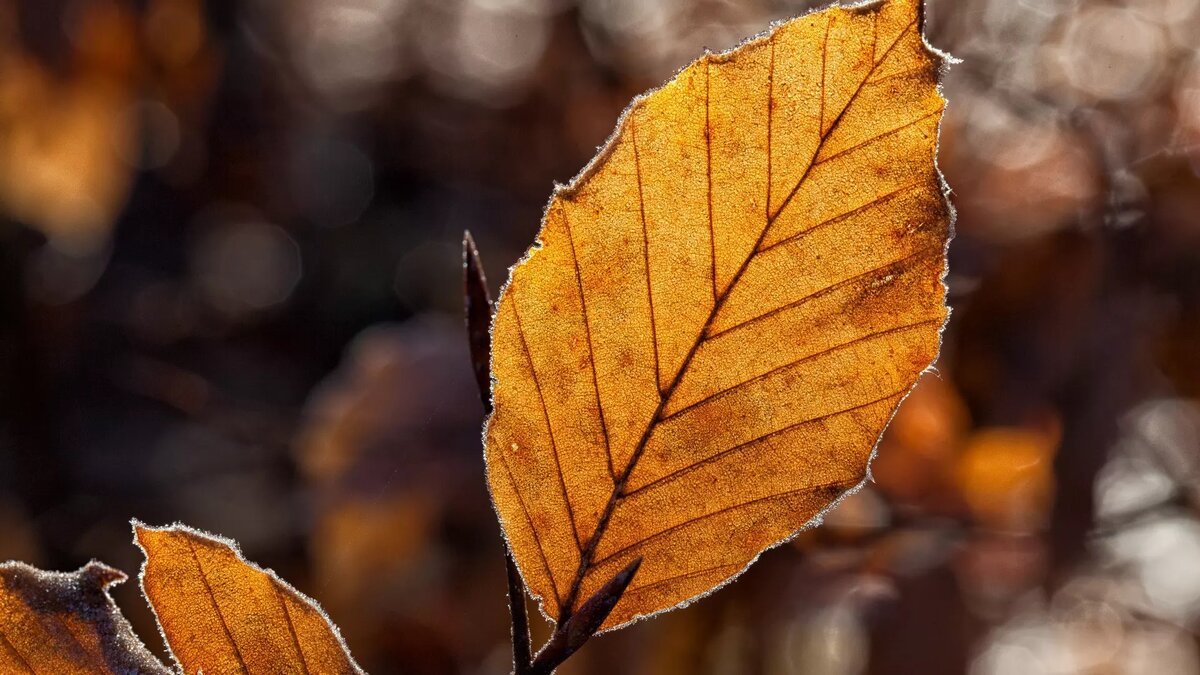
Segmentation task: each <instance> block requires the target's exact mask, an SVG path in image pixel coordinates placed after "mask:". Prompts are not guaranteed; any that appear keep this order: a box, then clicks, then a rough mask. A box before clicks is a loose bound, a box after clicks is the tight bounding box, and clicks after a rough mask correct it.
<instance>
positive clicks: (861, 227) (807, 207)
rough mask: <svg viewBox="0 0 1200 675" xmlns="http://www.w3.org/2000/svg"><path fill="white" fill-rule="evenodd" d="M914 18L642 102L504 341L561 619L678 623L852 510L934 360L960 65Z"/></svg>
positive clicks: (736, 58)
mask: <svg viewBox="0 0 1200 675" xmlns="http://www.w3.org/2000/svg"><path fill="white" fill-rule="evenodd" d="M921 16H922V8H921V6H920V4H919V2H918V1H917V0H884V1H882V2H877V3H873V4H869V5H864V6H859V7H849V8H841V7H835V8H830V9H827V10H824V11H821V12H816V13H812V14H809V15H806V16H804V17H801V18H798V19H795V20H792V21H789V22H787V23H783V24H781V25H778V26H776V27H774V28H773V29H772V30H771V31H770V32H769V33H768V34H766V35H764V36H761V37H758V38H756V39H754V40H751V41H749V42H747V43H745V44H744V45H742V46H740V47H738V48H736V49H734V50H733V51H731V52H728V53H725V54H719V55H712V54H709V55H706V56H704V57H703V58H701V59H699V60H697V61H696V62H694V63H692V64H691V65H689V66H687V67H686V68H684V69H683V70H682V71H681V72H680V73H679V74H678V75H677V76H676V77H675V78H674V79H672V80H671V81H670V82H668V83H667V84H666V85H664V86H663V87H662V88H661V89H658V90H655V91H653V92H650V93H649V94H647V95H645V96H642V97H639V98H638V99H635V100H634V102H633V103H632V104H631V105H630V107H629V108H628V109H627V110H626V112H625V113H624V115H623V116H622V117H621V120H620V121H619V123H618V126H617V129H616V131H615V132H614V134H613V136H612V137H611V138H610V139H609V141H608V142H607V144H606V145H605V146H604V147H603V148H602V149H601V151H600V153H599V154H598V155H597V157H596V158H595V159H594V160H593V161H592V162H591V163H590V164H589V165H588V167H587V168H585V169H584V170H583V172H582V173H581V174H580V175H579V176H578V177H576V178H575V179H574V180H573V181H572V182H571V183H570V184H569V185H567V186H563V187H559V188H557V189H556V191H555V193H554V195H553V197H552V198H551V201H550V203H549V205H548V206H547V209H546V213H545V216H544V219H543V222H542V229H541V232H540V233H539V235H538V244H537V245H535V246H534V247H533V248H532V249H531V250H530V252H529V254H528V255H527V257H526V258H525V259H524V260H523V261H522V262H521V263H520V264H519V265H517V266H516V267H514V268H513V270H512V272H511V276H510V279H509V282H508V284H507V286H506V288H505V290H504V291H503V293H502V296H501V299H500V303H499V309H498V311H497V315H496V318H495V321H494V324H493V348H492V349H493V351H492V359H493V365H492V374H493V378H494V382H493V389H492V393H493V399H494V404H495V412H494V413H493V415H492V416H491V417H490V418H489V422H488V427H487V435H486V438H487V448H486V457H487V469H488V482H489V486H490V489H491V493H492V497H493V500H494V503H495V506H496V509H497V512H498V514H499V516H500V520H501V523H502V525H503V528H504V531H505V534H506V537H507V539H508V541H509V544H510V546H511V548H512V551H513V554H514V556H515V558H516V560H517V562H518V564H519V566H520V569H521V572H522V576H523V578H524V580H525V582H526V584H527V586H528V587H529V589H530V590H531V591H532V592H533V593H534V594H535V595H536V596H538V598H539V599H540V602H541V605H542V609H543V611H544V612H545V613H546V614H547V616H550V617H552V618H554V619H555V620H557V621H558V622H562V621H564V620H565V619H567V618H569V617H570V616H572V614H573V613H574V612H576V611H578V610H579V608H580V606H581V605H582V604H583V603H584V602H586V601H587V599H588V598H589V597H590V596H591V595H592V594H593V593H594V592H595V591H596V590H597V589H598V588H599V587H600V586H601V585H603V584H604V583H605V582H607V581H608V580H609V579H610V578H612V576H613V574H614V573H616V572H617V571H618V570H620V569H622V568H623V567H624V566H626V565H628V564H629V563H630V561H631V560H633V559H635V558H637V557H639V556H640V557H642V558H644V561H643V563H642V565H641V569H640V571H639V572H638V575H637V577H636V578H635V579H634V581H633V583H632V584H631V585H630V586H629V588H628V589H627V590H626V591H625V593H624V595H623V597H622V598H621V600H620V602H619V603H618V604H617V606H616V607H615V608H614V610H613V611H612V613H611V614H610V615H609V617H608V618H607V620H605V622H604V624H603V626H602V627H601V628H602V629H603V630H607V629H612V628H615V627H617V626H620V625H623V624H625V623H628V622H629V621H632V620H634V619H636V618H638V617H642V616H649V615H652V614H655V613H658V612H661V611H664V610H667V609H670V608H672V607H676V606H680V605H682V604H686V603H687V602H689V601H691V600H693V599H695V598H697V597H699V596H702V595H704V594H706V593H708V592H710V591H711V590H713V589H714V588H717V587H719V586H720V585H722V584H724V583H726V582H728V581H730V580H731V579H733V578H735V577H736V576H737V575H739V574H740V573H741V572H742V571H744V570H745V569H746V568H747V567H748V566H749V565H750V564H751V563H752V562H753V561H754V560H755V558H756V557H757V556H758V555H759V554H760V553H762V552H763V551H764V550H766V549H768V548H770V547H772V546H775V545H777V544H779V543H781V542H783V541H785V540H787V539H788V538H790V537H792V536H793V535H795V534H796V533H797V532H798V531H800V530H801V529H803V528H805V527H807V526H810V525H812V524H814V523H815V522H816V521H818V520H819V518H820V516H821V514H823V513H824V512H825V511H826V510H827V509H829V508H830V507H831V505H833V504H834V503H835V502H836V501H837V500H838V499H839V498H840V497H841V496H842V495H844V494H845V493H846V492H848V491H851V490H853V489H855V488H857V487H858V486H860V485H861V484H862V483H863V482H864V480H865V479H866V476H867V470H868V464H869V462H870V458H871V456H872V454H873V452H874V448H875V446H876V444H877V442H878V439H879V437H880V434H881V433H882V431H883V429H884V427H885V426H886V425H887V423H888V421H889V420H890V419H891V416H892V414H893V413H894V411H895V409H896V408H897V406H898V405H899V404H900V402H901V401H902V400H903V398H904V397H905V396H906V395H907V393H908V392H909V391H910V390H911V389H912V387H913V386H914V384H915V383H916V381H917V379H918V377H919V376H920V374H921V373H922V372H923V371H924V370H925V369H926V368H928V367H929V366H930V365H931V364H932V363H933V361H934V359H935V358H936V356H937V353H938V349H939V346H940V337H941V330H942V327H943V325H944V323H945V321H946V317H947V313H948V310H947V307H946V304H945V286H944V283H943V277H944V274H945V269H946V258H945V251H946V245H947V242H948V240H949V237H950V225H951V211H950V207H949V205H948V203H947V201H946V192H945V187H944V183H943V181H942V178H941V175H940V173H939V172H938V170H937V167H936V164H935V155H936V151H937V137H938V124H939V122H940V119H941V113H942V109H943V107H944V104H945V102H944V100H943V98H942V96H941V94H940V92H939V89H938V76H939V73H940V69H941V66H942V63H943V57H942V56H941V55H940V54H939V53H938V52H936V51H934V50H932V49H931V48H929V47H928V46H927V45H926V43H925V41H924V38H923V36H922V32H921V27H922V21H921Z"/></svg>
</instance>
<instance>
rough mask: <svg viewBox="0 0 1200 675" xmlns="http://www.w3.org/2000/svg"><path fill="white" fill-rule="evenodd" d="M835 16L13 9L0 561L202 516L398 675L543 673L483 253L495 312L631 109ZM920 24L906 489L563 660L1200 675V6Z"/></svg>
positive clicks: (1137, 3) (374, 668)
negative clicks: (933, 354)
mask: <svg viewBox="0 0 1200 675" xmlns="http://www.w3.org/2000/svg"><path fill="white" fill-rule="evenodd" d="M815 4H816V3H812V2H804V1H799V2H789V1H786V0H742V1H737V2H735V1H733V0H655V1H651V0H290V1H288V2H284V1H282V0H244V1H241V2H234V1H233V0H207V1H205V0H17V1H15V2H14V0H0V560H3V559H8V558H18V559H23V560H26V561H29V562H32V563H34V564H37V565H40V566H43V567H47V568H51V569H73V568H75V567H78V566H79V565H81V564H82V563H84V562H86V561H87V560H88V559H90V558H93V557H96V558H100V559H103V560H105V561H107V562H109V563H110V564H113V565H115V566H117V567H120V568H122V569H124V570H125V571H127V572H135V571H136V570H137V568H138V565H139V564H140V554H139V553H138V552H137V550H136V549H135V548H134V547H133V545H132V544H131V533H130V527H129V519H130V518H131V517H137V518H140V519H142V520H145V521H147V522H149V523H153V524H161V523H168V522H172V521H176V520H181V521H184V522H186V523H189V524H191V525H194V526H197V527H201V528H205V529H209V530H212V531H215V532H219V533H221V534H224V535H227V536H230V537H233V538H236V539H237V540H239V541H240V542H241V543H242V546H243V548H244V550H245V552H246V554H247V556H248V557H249V558H251V559H252V560H255V561H258V562H259V563H261V564H263V565H265V566H270V567H272V568H274V569H275V570H277V571H278V572H279V573H280V574H281V575H282V576H283V577H285V578H286V579H289V580H290V581H292V582H293V583H295V584H296V585H297V586H298V587H299V588H300V589H301V590H303V591H305V592H306V593H308V594H310V595H312V596H314V597H315V598H317V599H318V600H320V602H321V603H323V605H324V606H325V607H326V608H327V609H328V610H329V612H330V614H331V615H332V617H333V619H334V620H335V621H336V622H337V623H338V624H339V625H340V626H341V628H342V631H343V632H344V634H345V636H346V638H347V640H348V642H349V644H350V647H351V650H352V651H353V653H354V654H355V656H356V657H357V658H358V660H359V661H360V663H361V664H362V665H363V666H364V667H365V668H367V669H368V670H369V671H370V672H372V673H375V674H377V675H379V674H387V673H414V674H425V673H430V674H434V673H462V674H475V673H479V674H483V673H501V672H507V665H508V658H509V656H508V654H509V652H508V649H509V647H508V616H507V611H506V608H505V587H504V566H503V558H502V553H501V550H502V549H501V539H500V534H499V530H498V526H497V523H496V519H495V516H494V514H493V512H492V510H491V508H490V504H489V502H488V496H487V492H486V489H485V486H484V479H483V467H482V450H481V446H480V423H481V416H482V410H481V406H480V404H479V401H478V398H477V395H476V392H475V389H474V383H473V379H472V375H471V369H470V365H469V360H468V356H467V347H466V336H465V330H464V328H463V325H462V319H461V302H462V300H461V274H462V271H461V270H462V268H461V252H460V242H461V238H462V232H463V229H464V228H470V229H471V230H472V232H473V233H474V234H475V236H476V238H477V240H478V241H479V245H480V249H481V252H482V255H483V257H484V261H485V265H486V267H487V268H488V271H489V272H490V273H491V281H492V288H493V291H495V290H496V288H497V287H498V286H499V283H500V282H502V281H503V280H504V279H505V277H506V270H507V266H508V265H510V264H512V263H513V262H515V261H516V260H517V259H518V258H519V257H520V255H521V253H522V252H523V250H524V249H525V247H526V246H527V245H528V244H529V243H530V242H531V241H532V239H533V236H534V234H535V232H536V230H537V227H538V221H539V217H540V214H541V210H542V208H543V205H544V204H545V202H546V200H547V198H548V196H549V194H550V190H551V187H552V183H553V181H562V182H565V181H566V180H568V179H569V178H570V177H571V176H573V175H574V174H575V173H576V172H577V171H578V170H579V169H580V168H581V167H582V166H583V165H584V164H585V163H586V162H587V161H588V160H589V159H590V158H591V157H592V155H593V154H594V153H595V150H596V147H597V145H598V144H600V143H601V142H602V141H603V140H604V139H605V138H606V137H607V135H608V134H609V132H610V131H611V129H612V127H613V124H614V122H615V120H616V118H617V115H618V114H619V112H620V111H621V109H622V108H623V107H624V106H625V105H626V103H627V102H628V101H629V99H630V98H631V97H632V96H634V95H635V94H637V93H639V92H641V91H643V90H645V89H647V88H650V87H652V86H655V85H657V84H658V83H660V82H662V81H663V80H665V79H666V78H668V77H669V76H670V75H671V74H672V73H673V72H674V71H675V70H676V69H678V68H680V67H681V66H683V65H684V64H686V63H687V62H688V61H690V60H691V59H693V58H695V57H696V56H698V55H699V54H700V53H701V52H702V50H703V49H704V48H705V47H708V48H712V49H714V50H718V49H725V48H728V47H731V46H733V45H735V44H736V43H737V42H739V41H740V40H741V39H742V38H743V37H745V36H749V35H752V34H754V33H757V32H759V31H761V30H763V29H764V28H765V27H766V26H767V24H768V23H769V22H770V21H771V20H774V19H778V18H786V17H791V16H795V15H797V14H800V13H802V12H804V11H806V10H807V9H809V8H810V7H812V6H814V5H815ZM928 34H929V39H930V41H931V42H932V43H933V44H935V45H936V46H938V47H940V48H942V49H945V50H948V51H950V52H952V53H953V54H955V55H956V56H958V57H960V58H962V59H963V63H962V64H960V65H958V66H956V67H955V68H954V69H953V70H952V71H951V72H950V74H949V76H948V78H947V79H946V81H945V92H946V95H947V97H948V98H949V100H950V106H949V108H948V110H947V113H946V118H945V122H944V125H943V128H942V140H943V146H942V149H941V153H940V162H941V166H942V169H943V171H944V172H945V174H946V178H947V180H948V181H949V183H950V185H951V186H952V188H953V191H954V194H953V201H954V203H955V205H956V207H957V209H958V224H957V228H958V236H957V239H955V241H954V243H953V245H952V247H951V276H950V279H949V285H950V295H951V304H952V305H953V307H954V314H953V316H952V319H951V323H950V327H949V330H948V333H947V338H946V343H945V348H944V351H943V355H942V359H941V361H940V362H939V364H938V369H937V374H936V375H928V376H926V377H925V378H924V380H923V381H922V383H921V385H920V386H919V388H918V390H917V391H916V393H915V394H914V395H913V396H912V397H910V399H909V400H908V401H907V402H906V403H905V404H904V406H903V407H902V409H901V410H900V413H899V415H898V416H897V418H896V420H895V422H894V424H893V425H892V427H891V428H890V430H889V432H888V433H887V436H886V437H885V439H884V441H883V446H882V449H881V452H880V454H879V459H878V462H877V463H876V465H875V472H874V473H875V479H876V481H875V484H874V485H872V486H871V487H869V488H868V489H866V490H865V491H863V492H862V493H860V494H859V495H858V496H856V497H855V498H854V499H852V500H849V501H847V502H846V503H845V504H844V505H843V506H842V507H841V508H840V509H839V510H838V511H837V512H836V513H834V514H833V515H832V516H831V517H830V518H829V520H828V523H827V524H826V525H825V526H824V527H822V528H819V529H817V530H815V531H810V532H808V533H806V534H804V535H802V536H801V537H800V538H798V539H797V540H796V541H794V542H792V543H791V544H788V545H786V546H784V547H781V548H780V549H777V550H775V551H772V552H770V553H768V554H767V555H765V556H763V558H762V559H761V560H760V561H759V563H758V564H756V565H755V566H754V567H753V568H752V569H751V570H750V571H749V572H748V573H747V574H745V575H744V576H743V577H742V578H741V580H739V581H738V582H737V583H735V584H733V585H732V586H730V587H729V588H727V589H725V590H723V591H721V592H720V593H717V594H715V595H713V596H712V597H710V598H707V599H705V600H703V601H700V602H698V603H696V604H694V605H693V606H691V607H690V608H688V609H685V610H682V611H677V612H673V613H670V614H668V615H665V616H663V617H660V618H657V619H655V620H653V621H649V622H645V623H641V624H638V625H636V626H634V627H631V628H629V629H626V630H622V631H620V632H618V633H616V634H613V635H610V636H604V637H601V638H598V639H597V640H596V641H595V642H593V643H592V644H590V645H589V646H587V647H586V648H585V649H584V650H583V651H582V652H581V653H580V654H579V655H578V656H577V657H576V658H574V659H572V661H571V662H570V664H569V665H568V666H566V667H564V668H563V669H562V671H561V672H563V673H567V674H568V675H571V674H585V673H597V674H599V673H646V674H650V673H709V674H741V673H754V674H763V675H775V674H785V673H805V674H806V675H812V674H831V675H834V674H836V675H842V674H845V675H852V674H857V673H876V674H884V673H933V674H937V673H972V674H975V675H992V674H996V675H1000V674H1010V673H1011V674H1022V675H1025V674H1033V675H1037V674H1040V673H1200V641H1198V638H1197V627H1198V625H1200V624H1198V615H1200V518H1198V513H1200V511H1198V509H1200V491H1198V489H1200V52H1198V51H1197V46H1198V45H1200V2H1198V0H1128V1H1127V2H1105V1H1102V0H1087V1H1084V0H930V1H929V9H928ZM117 598H118V602H119V603H120V605H121V606H122V608H123V610H124V611H125V613H126V614H127V615H129V616H130V617H131V619H132V621H133V622H134V624H135V626H136V627H137V628H138V630H139V632H140V634H141V635H142V636H143V638H144V639H145V641H146V642H147V644H148V645H150V646H151V648H152V649H155V650H157V651H159V652H160V653H161V652H162V650H163V647H162V644H161V641H160V639H159V638H158V637H157V635H156V632H155V630H154V627H153V622H152V619H151V617H150V614H149V612H148V610H147V608H146V605H145V602H144V601H143V600H142V599H141V598H140V597H139V595H138V592H137V589H136V584H132V583H129V584H125V585H124V586H123V587H121V588H120V589H118V591H117ZM537 628H538V630H539V634H540V635H545V629H544V626H540V625H539V626H538V627H537Z"/></svg>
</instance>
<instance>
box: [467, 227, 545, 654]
mask: <svg viewBox="0 0 1200 675" xmlns="http://www.w3.org/2000/svg"><path fill="white" fill-rule="evenodd" d="M463 279H464V292H463V302H464V305H465V309H466V315H467V338H468V340H469V341H470V345H471V366H472V367H473V368H474V369H475V383H476V384H478V385H479V399H480V401H482V402H483V412H484V415H485V416H486V415H491V414H492V396H491V355H492V335H491V324H492V311H493V308H492V298H491V294H490V293H488V287H487V277H486V276H485V275H484V273H483V264H482V263H480V261H479V250H478V249H477V248H476V247H475V240H474V239H473V238H472V237H471V233H470V232H469V231H468V232H463ZM504 563H505V568H506V571H507V574H508V609H509V612H510V613H511V615H512V650H513V673H514V674H515V675H527V673H529V672H530V658H531V656H530V646H529V615H528V614H527V613H526V611H525V590H524V586H523V585H522V583H521V574H520V572H519V571H518V570H517V563H516V561H514V560H513V557H512V552H511V551H510V550H509V548H508V543H507V542H506V543H505V545H504Z"/></svg>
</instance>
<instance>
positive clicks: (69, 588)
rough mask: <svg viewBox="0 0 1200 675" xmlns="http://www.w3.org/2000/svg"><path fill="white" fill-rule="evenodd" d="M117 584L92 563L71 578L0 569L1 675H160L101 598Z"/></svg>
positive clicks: (111, 573)
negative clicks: (48, 674)
mask: <svg viewBox="0 0 1200 675" xmlns="http://www.w3.org/2000/svg"><path fill="white" fill-rule="evenodd" d="M124 580H125V575H124V574H122V573H121V572H119V571H117V570H115V569H113V568H111V567H108V566H106V565H102V564H100V563H98V562H91V563H88V564H87V565H86V566H84V567H83V568H82V569H79V570H77V571H75V572H71V573H62V572H43V571H42V570H39V569H36V568H33V567H30V566H29V565H26V564H24V563H19V562H8V563H3V564H0V673H4V674H5V675H9V674H11V675H24V674H26V673H28V674H29V675H34V674H38V673H54V674H55V675H77V674H78V675H167V673H169V672H170V671H169V670H167V668H166V667H165V666H163V665H162V663H160V662H159V661H158V660H157V659H155V658H154V656H152V655H151V654H150V652H149V651H148V650H147V649H146V647H145V645H143V644H142V643H141V642H140V641H139V640H138V639H137V637H135V636H134V634H133V630H132V629H131V628H130V626H129V622H128V621H126V620H125V617H123V616H121V612H120V610H118V609H117V607H116V605H115V604H113V601H112V598H110V597H109V595H108V589H109V587H110V586H112V585H113V584H118V583H121V582H122V581H124Z"/></svg>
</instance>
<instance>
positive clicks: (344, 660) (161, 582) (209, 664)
mask: <svg viewBox="0 0 1200 675" xmlns="http://www.w3.org/2000/svg"><path fill="white" fill-rule="evenodd" d="M135 531H136V538H137V543H138V546H140V547H141V548H142V550H143V551H144V552H145V554H146V563H145V565H144V566H143V568H142V590H143V591H144V592H145V594H146V598H147V599H148V600H149V601H150V605H151V607H153V609H154V613H155V615H156V616H157V617H158V623H159V626H160V627H161V628H162V632H163V635H164V636H165V637H166V639H167V643H168V644H169V646H170V647H171V653H172V654H173V655H174V656H175V659H176V661H178V662H179V665H180V667H181V668H182V669H183V672H185V673H197V672H203V673H205V675H236V674H243V675H259V674H262V675H272V674H275V673H295V674H297V675H310V674H311V675H316V674H317V673H321V675H326V674H328V675H335V674H339V673H361V672H362V670H360V669H359V667H358V666H357V665H356V664H355V663H354V659H353V658H351V656H350V653H349V651H348V650H347V649H346V645H345V643H343V642H342V638H341V635H339V634H338V632H337V628H335V627H334V625H333V623H332V622H330V621H329V618H328V617H327V616H325V613H324V612H322V611H321V609H320V608H319V607H317V605H316V603H315V602H313V601H312V600H310V599H309V598H307V597H305V596H303V595H301V594H300V593H299V592H298V591H296V590H295V589H293V588H292V587H291V586H289V585H288V584H286V583H285V582H284V581H282V580H281V579H279V578H278V577H277V576H275V574H274V573H273V572H270V571H268V570H263V569H260V568H258V567H256V566H254V565H252V564H250V563H248V562H246V560H245V559H243V558H242V556H241V553H240V552H238V550H237V549H236V547H235V546H234V545H233V544H232V543H231V542H228V541H225V540H222V539H217V538H215V537H211V536H208V535H204V534H201V533H199V532H197V531H195V530H192V529H189V528H186V527H183V526H174V527H166V528H151V527H146V526H143V525H140V524H135Z"/></svg>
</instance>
